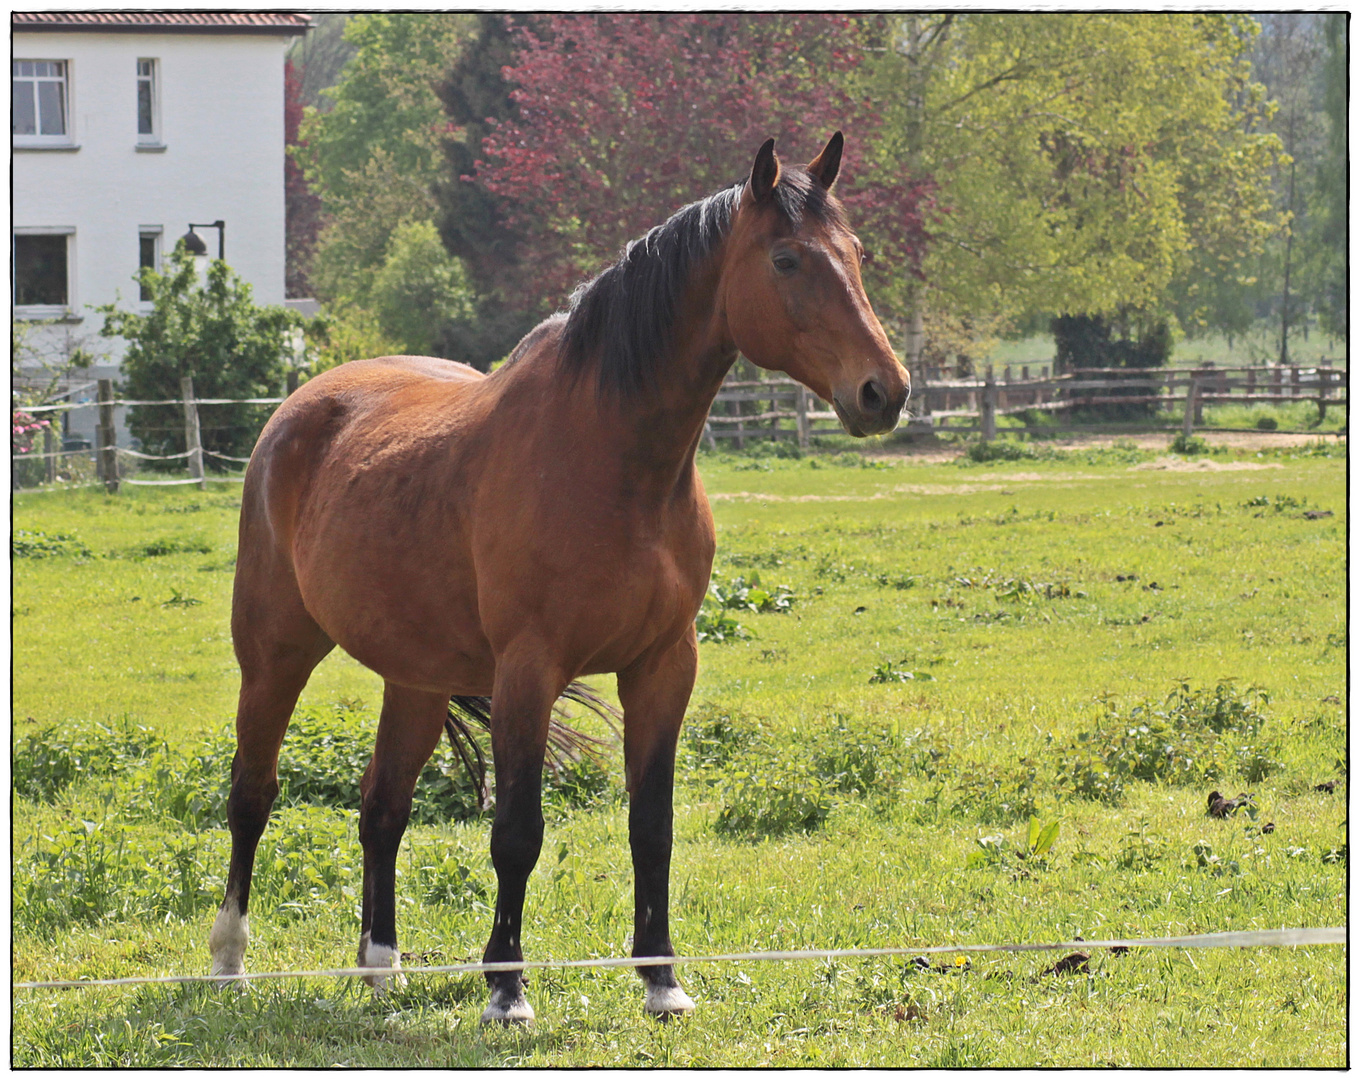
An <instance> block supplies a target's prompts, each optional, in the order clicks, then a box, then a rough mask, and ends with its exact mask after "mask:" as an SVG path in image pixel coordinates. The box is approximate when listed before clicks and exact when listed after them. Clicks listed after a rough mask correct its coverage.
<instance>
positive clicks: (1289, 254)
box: [1280, 110, 1297, 364]
mask: <svg viewBox="0 0 1360 1080" xmlns="http://www.w3.org/2000/svg"><path fill="white" fill-rule="evenodd" d="M1289 156H1290V162H1289V205H1288V210H1289V223H1288V224H1287V225H1286V226H1285V228H1286V229H1287V230H1288V232H1286V233H1285V238H1284V297H1283V299H1282V301H1281V304H1280V363H1281V364H1288V363H1289V271H1290V261H1291V259H1292V258H1293V255H1294V171H1295V169H1296V167H1297V165H1296V163H1295V161H1294V160H1293V158H1294V113H1293V110H1290V113H1289Z"/></svg>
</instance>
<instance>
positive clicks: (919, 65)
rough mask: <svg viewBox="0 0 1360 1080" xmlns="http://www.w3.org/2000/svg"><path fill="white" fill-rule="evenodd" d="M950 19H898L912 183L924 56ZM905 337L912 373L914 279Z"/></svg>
mask: <svg viewBox="0 0 1360 1080" xmlns="http://www.w3.org/2000/svg"><path fill="white" fill-rule="evenodd" d="M952 18H953V17H952V16H943V17H941V16H938V15H937V16H933V17H932V16H930V15H922V14H917V13H914V12H913V13H910V14H906V15H903V16H902V21H901V22H900V23H899V24H898V25H899V28H900V29H899V35H898V39H897V43H896V48H897V53H898V55H899V56H901V57H902V59H903V61H904V62H905V68H906V79H905V84H904V86H903V87H902V90H903V93H902V99H903V101H904V102H905V105H906V117H905V121H904V125H903V132H902V134H903V137H904V147H905V153H904V155H903V161H902V163H903V166H904V168H905V169H906V172H907V175H908V176H910V177H912V178H913V179H914V178H916V177H919V176H921V175H923V174H924V172H925V169H924V161H925V137H926V132H925V121H926V81H927V78H928V76H929V73H930V60H929V56H928V55H927V54H928V53H929V52H931V50H932V47H933V46H935V45H938V44H939V42H940V41H941V40H942V39H943V38H944V36H945V35H946V34H947V33H948V32H949V22H950V21H952ZM905 306H906V311H905V314H906V322H907V334H906V342H905V352H906V359H907V366H908V367H909V368H911V369H913V370H915V369H917V368H919V367H920V365H921V353H922V351H923V349H924V346H925V314H924V308H925V288H924V286H923V284H922V283H921V282H920V281H919V280H917V279H916V278H909V279H908V281H907V283H906V296H905Z"/></svg>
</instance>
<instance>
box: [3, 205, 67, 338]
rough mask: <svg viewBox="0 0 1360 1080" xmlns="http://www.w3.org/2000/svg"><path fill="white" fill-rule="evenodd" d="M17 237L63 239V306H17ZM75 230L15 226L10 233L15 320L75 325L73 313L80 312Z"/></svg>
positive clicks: (11, 293)
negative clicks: (53, 321) (58, 321)
mask: <svg viewBox="0 0 1360 1080" xmlns="http://www.w3.org/2000/svg"><path fill="white" fill-rule="evenodd" d="M20 236H63V237H65V238H66V303H64V304H19V303H17V302H16V301H17V300H18V295H17V292H16V290H17V289H18V286H19V267H18V244H17V243H15V240H16V239H17V238H18V237H20ZM75 237H76V228H75V226H74V225H52V226H46V225H37V226H18V225H16V226H15V227H14V228H12V229H11V230H10V248H9V257H10V274H11V278H10V280H11V281H12V282H13V287H12V288H11V290H10V305H11V308H12V310H13V312H14V318H15V319H16V320H23V321H26V322H34V321H38V320H44V319H58V320H62V321H64V322H73V321H79V316H78V315H76V314H75V313H76V312H77V311H79V310H80V308H79V305H78V304H77V302H76V244H75Z"/></svg>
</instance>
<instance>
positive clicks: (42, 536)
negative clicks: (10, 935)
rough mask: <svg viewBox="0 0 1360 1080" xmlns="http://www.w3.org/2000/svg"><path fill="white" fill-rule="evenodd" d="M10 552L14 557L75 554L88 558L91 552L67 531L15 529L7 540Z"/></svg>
mask: <svg viewBox="0 0 1360 1080" xmlns="http://www.w3.org/2000/svg"><path fill="white" fill-rule="evenodd" d="M9 550H10V553H11V554H12V555H13V556H14V557H15V558H16V559H49V558H56V557H63V556H75V557H77V558H82V559H88V558H91V557H93V555H94V552H92V551H91V550H90V549H89V548H88V547H86V546H85V544H84V542H83V541H81V540H79V539H77V538H76V537H74V536H71V535H70V534H68V533H51V534H48V533H45V532H40V531H38V530H36V529H35V530H33V531H31V532H30V531H29V530H28V529H15V530H14V534H13V535H12V536H11V537H10V541H9Z"/></svg>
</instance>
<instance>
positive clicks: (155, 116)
mask: <svg viewBox="0 0 1360 1080" xmlns="http://www.w3.org/2000/svg"><path fill="white" fill-rule="evenodd" d="M143 64H148V65H150V73H149V74H147V75H143V74H142V65H143ZM135 70H136V72H137V77H136V87H137V110H136V112H137V128H138V131H137V145H138V146H139V147H146V146H163V145H165V139H164V138H163V137H162V135H161V62H160V61H159V60H158V59H156V58H155V57H154V56H139V57H137V67H136V69H135ZM143 80H145V81H146V82H148V83H150V85H151V130H150V131H149V132H143V131H142V130H140V129H141V89H142V82H143Z"/></svg>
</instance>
